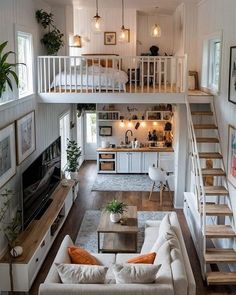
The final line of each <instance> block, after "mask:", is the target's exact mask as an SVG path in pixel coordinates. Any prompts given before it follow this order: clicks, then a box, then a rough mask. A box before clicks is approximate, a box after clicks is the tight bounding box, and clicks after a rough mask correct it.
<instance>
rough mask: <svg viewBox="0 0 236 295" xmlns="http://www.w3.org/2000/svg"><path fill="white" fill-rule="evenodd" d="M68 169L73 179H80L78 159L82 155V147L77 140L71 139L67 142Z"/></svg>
mask: <svg viewBox="0 0 236 295" xmlns="http://www.w3.org/2000/svg"><path fill="white" fill-rule="evenodd" d="M66 154H67V169H66V170H67V171H68V172H70V177H71V179H74V180H78V172H77V168H78V164H79V163H78V160H79V158H80V156H81V147H78V145H77V142H76V141H75V140H69V139H68V142H67V149H66Z"/></svg>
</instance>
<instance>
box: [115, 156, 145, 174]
mask: <svg viewBox="0 0 236 295" xmlns="http://www.w3.org/2000/svg"><path fill="white" fill-rule="evenodd" d="M117 173H142V153H141V152H118V153H117Z"/></svg>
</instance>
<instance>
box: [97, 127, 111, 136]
mask: <svg viewBox="0 0 236 295" xmlns="http://www.w3.org/2000/svg"><path fill="white" fill-rule="evenodd" d="M99 135H100V136H112V126H99Z"/></svg>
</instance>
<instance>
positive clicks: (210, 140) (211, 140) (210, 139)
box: [196, 137, 219, 143]
mask: <svg viewBox="0 0 236 295" xmlns="http://www.w3.org/2000/svg"><path fill="white" fill-rule="evenodd" d="M196 141H197V142H198V143H219V139H218V138H215V137H197V138H196Z"/></svg>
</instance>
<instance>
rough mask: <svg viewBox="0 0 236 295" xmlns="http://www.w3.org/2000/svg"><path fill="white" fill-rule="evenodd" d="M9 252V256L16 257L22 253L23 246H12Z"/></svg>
mask: <svg viewBox="0 0 236 295" xmlns="http://www.w3.org/2000/svg"><path fill="white" fill-rule="evenodd" d="M10 253H11V256H12V257H15V258H16V257H18V256H21V255H22V253H23V248H22V247H21V246H16V247H14V248H12V249H11V251H10Z"/></svg>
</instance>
